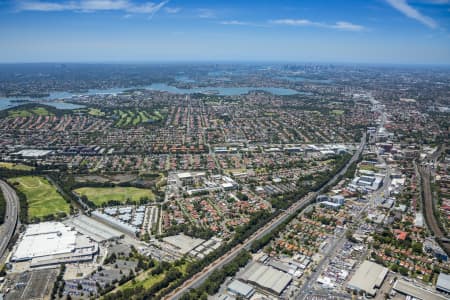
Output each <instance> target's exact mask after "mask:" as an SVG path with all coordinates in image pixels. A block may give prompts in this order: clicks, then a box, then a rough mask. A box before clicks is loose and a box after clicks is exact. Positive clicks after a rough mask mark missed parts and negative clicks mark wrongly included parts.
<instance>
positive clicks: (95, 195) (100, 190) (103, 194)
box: [74, 186, 155, 206]
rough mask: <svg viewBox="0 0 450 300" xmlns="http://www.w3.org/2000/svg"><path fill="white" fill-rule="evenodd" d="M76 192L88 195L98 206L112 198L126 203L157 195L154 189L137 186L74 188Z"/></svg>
mask: <svg viewBox="0 0 450 300" xmlns="http://www.w3.org/2000/svg"><path fill="white" fill-rule="evenodd" d="M74 192H75V193H77V194H78V195H81V196H83V195H84V196H86V197H87V198H88V199H89V201H91V202H93V203H94V204H95V205H96V206H102V204H104V203H108V202H109V201H110V200H116V201H119V202H121V203H126V201H127V199H130V200H131V201H133V202H139V200H140V199H141V198H143V197H147V198H148V199H149V200H151V201H153V200H155V195H154V194H153V193H152V191H150V190H147V189H140V188H135V187H118V186H117V187H82V188H78V189H76V190H74Z"/></svg>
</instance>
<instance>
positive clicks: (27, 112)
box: [8, 107, 53, 117]
mask: <svg viewBox="0 0 450 300" xmlns="http://www.w3.org/2000/svg"><path fill="white" fill-rule="evenodd" d="M8 114H9V116H10V117H31V116H35V115H38V116H49V115H53V114H52V113H51V112H49V111H48V110H47V109H46V108H45V107H35V108H30V109H13V110H10V111H9V112H8Z"/></svg>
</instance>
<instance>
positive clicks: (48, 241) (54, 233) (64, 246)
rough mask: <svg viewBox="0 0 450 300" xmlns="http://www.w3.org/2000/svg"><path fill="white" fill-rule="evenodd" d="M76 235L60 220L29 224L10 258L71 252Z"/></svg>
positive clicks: (74, 244)
mask: <svg viewBox="0 0 450 300" xmlns="http://www.w3.org/2000/svg"><path fill="white" fill-rule="evenodd" d="M76 235H77V233H76V231H74V230H72V229H71V228H70V227H67V226H66V225H64V224H63V223H60V222H44V223H39V224H32V225H29V226H28V228H27V230H26V231H25V233H24V234H23V236H22V239H21V241H20V242H19V244H18V246H17V249H16V251H15V252H14V255H13V257H12V260H13V261H19V260H29V259H33V258H35V257H42V256H48V255H55V254H62V253H69V252H72V251H73V250H74V249H75V246H76Z"/></svg>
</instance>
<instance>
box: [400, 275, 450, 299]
mask: <svg viewBox="0 0 450 300" xmlns="http://www.w3.org/2000/svg"><path fill="white" fill-rule="evenodd" d="M393 288H394V290H396V291H397V292H400V293H402V294H405V295H408V296H411V297H414V298H416V299H421V300H445V299H447V298H446V297H444V296H441V295H438V294H436V293H433V292H431V291H428V290H426V289H423V288H420V287H418V286H415V285H413V284H411V283H409V282H406V281H404V280H402V279H400V280H397V282H395V284H394V286H393Z"/></svg>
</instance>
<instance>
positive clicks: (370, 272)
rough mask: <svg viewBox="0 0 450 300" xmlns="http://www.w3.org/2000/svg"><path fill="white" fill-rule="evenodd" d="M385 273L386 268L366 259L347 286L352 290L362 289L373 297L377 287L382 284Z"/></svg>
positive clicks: (386, 271) (358, 290)
mask: <svg viewBox="0 0 450 300" xmlns="http://www.w3.org/2000/svg"><path fill="white" fill-rule="evenodd" d="M387 273H388V269H387V268H385V267H383V266H380V265H379V264H376V263H373V262H371V261H368V260H366V261H364V262H363V263H362V264H361V266H360V267H359V268H358V270H356V272H355V275H353V277H352V279H351V280H350V282H349V283H348V284H347V287H348V289H350V290H352V291H357V292H360V291H362V292H364V293H366V294H367V295H370V296H372V297H373V296H375V295H376V293H377V289H378V288H380V286H381V285H382V284H383V281H384V279H385V278H386V275H387Z"/></svg>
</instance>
